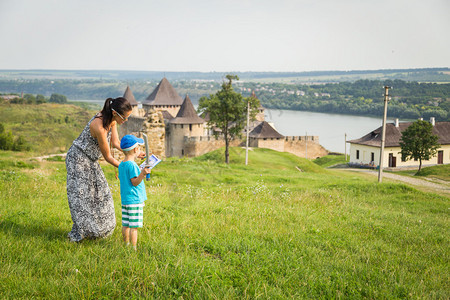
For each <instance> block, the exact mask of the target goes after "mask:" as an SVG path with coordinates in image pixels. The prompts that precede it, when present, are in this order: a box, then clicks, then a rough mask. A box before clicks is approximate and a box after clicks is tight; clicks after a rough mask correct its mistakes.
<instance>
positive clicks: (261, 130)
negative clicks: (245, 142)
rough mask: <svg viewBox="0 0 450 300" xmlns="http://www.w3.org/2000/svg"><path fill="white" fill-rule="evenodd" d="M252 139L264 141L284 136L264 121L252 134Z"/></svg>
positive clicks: (250, 134)
mask: <svg viewBox="0 0 450 300" xmlns="http://www.w3.org/2000/svg"><path fill="white" fill-rule="evenodd" d="M249 136H250V137H253V138H257V139H262V138H283V137H284V136H283V135H282V134H280V133H278V131H276V130H275V129H274V128H273V127H272V126H271V125H270V124H269V123H267V122H266V121H262V122H261V124H259V125H258V126H256V127H255V128H254V129H253V130H252V131H251V132H250V133H249Z"/></svg>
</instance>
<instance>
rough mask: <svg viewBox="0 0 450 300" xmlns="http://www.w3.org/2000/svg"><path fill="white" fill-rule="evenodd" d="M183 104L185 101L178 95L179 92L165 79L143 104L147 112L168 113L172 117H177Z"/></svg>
mask: <svg viewBox="0 0 450 300" xmlns="http://www.w3.org/2000/svg"><path fill="white" fill-rule="evenodd" d="M182 104H183V99H182V98H181V97H180V95H178V93H177V91H176V90H175V89H174V87H173V86H172V85H171V84H170V82H169V81H168V80H167V78H166V77H164V78H163V79H162V80H161V81H160V82H159V84H158V86H157V87H156V88H155V89H154V90H153V92H152V93H151V94H150V95H149V96H148V97H147V99H145V101H144V102H142V106H143V108H144V110H145V112H149V111H150V110H156V111H164V110H165V111H167V112H169V113H170V114H171V115H172V116H176V115H177V113H178V110H180V107H181V105H182Z"/></svg>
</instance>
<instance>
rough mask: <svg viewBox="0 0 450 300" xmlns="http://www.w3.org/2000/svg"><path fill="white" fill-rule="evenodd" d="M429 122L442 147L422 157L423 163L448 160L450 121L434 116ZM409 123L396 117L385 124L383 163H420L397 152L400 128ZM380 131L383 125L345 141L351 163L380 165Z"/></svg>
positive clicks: (449, 155) (449, 162)
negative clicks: (427, 158)
mask: <svg viewBox="0 0 450 300" xmlns="http://www.w3.org/2000/svg"><path fill="white" fill-rule="evenodd" d="M430 123H431V124H432V125H433V134H435V135H437V136H438V137H439V140H438V143H439V144H440V145H441V147H440V148H439V149H438V152H437V155H436V156H435V157H433V158H431V159H430V160H427V161H422V166H427V165H428V166H430V165H437V164H450V122H435V121H434V118H431V119H430ZM411 124H412V122H402V123H399V122H398V119H396V120H395V123H388V124H386V137H385V147H384V155H383V166H387V167H390V168H398V167H412V166H417V167H419V161H414V160H408V161H402V159H401V158H402V156H401V154H400V151H401V147H400V141H401V137H402V132H403V131H404V130H405V129H406V128H408V127H409V125H411ZM381 133H382V127H379V128H377V129H375V130H374V131H372V132H370V133H368V134H366V135H365V136H363V137H361V138H359V139H356V140H351V141H348V143H350V163H353V164H360V165H369V166H379V165H380V148H381Z"/></svg>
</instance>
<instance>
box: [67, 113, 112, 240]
mask: <svg viewBox="0 0 450 300" xmlns="http://www.w3.org/2000/svg"><path fill="white" fill-rule="evenodd" d="M94 119H95V116H94V117H93V118H92V119H91V120H90V121H89V123H88V124H87V125H86V127H85V128H84V129H83V131H82V132H81V134H80V136H79V137H78V138H77V139H76V140H75V141H74V142H73V144H72V146H71V147H70V149H69V151H68V152H67V157H66V168H67V198H68V200H69V208H70V213H71V215H72V221H73V227H72V231H70V232H69V239H70V240H71V241H73V242H79V241H81V240H82V239H84V238H97V237H106V236H108V235H110V234H112V232H113V231H114V227H115V226H116V216H115V213H114V201H113V198H112V195H111V191H110V189H109V186H108V182H107V181H106V178H105V174H103V171H102V169H101V167H100V164H99V162H98V159H99V158H100V156H101V155H102V154H101V152H100V147H99V146H98V142H97V140H96V139H95V138H93V137H92V136H91V132H90V129H89V128H90V127H89V126H90V124H91V122H92V121H93V120H94ZM110 138H111V131H110V132H108V141H109V140H110Z"/></svg>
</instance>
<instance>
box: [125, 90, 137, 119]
mask: <svg viewBox="0 0 450 300" xmlns="http://www.w3.org/2000/svg"><path fill="white" fill-rule="evenodd" d="M123 97H124V98H125V99H127V100H128V102H130V104H131V107H132V108H133V111H132V112H131V114H132V115H133V116H138V115H139V112H138V103H137V101H136V98H134V95H133V92H132V91H131V89H130V86H129V85H127V89H126V90H125V93H124V94H123Z"/></svg>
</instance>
